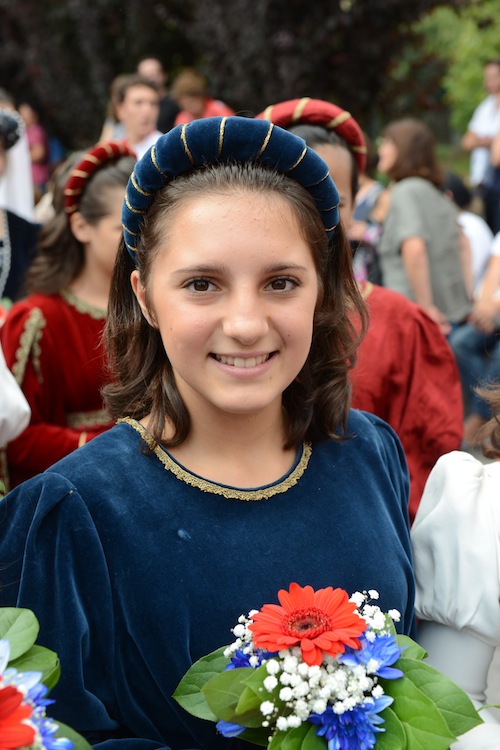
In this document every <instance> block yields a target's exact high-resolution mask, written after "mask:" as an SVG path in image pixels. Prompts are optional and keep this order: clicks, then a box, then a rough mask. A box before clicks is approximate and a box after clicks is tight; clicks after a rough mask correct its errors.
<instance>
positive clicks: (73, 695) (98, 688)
mask: <svg viewBox="0 0 500 750" xmlns="http://www.w3.org/2000/svg"><path fill="white" fill-rule="evenodd" d="M111 583H112V582H111V580H110V574H109V570H108V565H107V560H106V555H105V552H104V549H103V545H102V543H101V539H100V537H99V534H98V532H97V529H96V526H95V523H94V520H93V518H92V515H91V513H90V512H89V509H88V507H87V506H86V504H85V503H84V502H83V500H82V499H81V497H80V495H79V493H78V491H77V490H76V488H75V487H74V486H73V485H72V483H71V482H70V481H69V480H67V479H65V478H64V477H62V476H60V475H58V474H56V473H47V474H43V475H40V476H37V477H35V478H34V479H32V480H29V481H28V482H25V483H24V484H22V485H20V486H19V487H17V488H16V489H15V490H13V491H12V492H11V493H9V494H8V495H7V496H6V497H5V498H4V500H3V501H2V502H1V503H0V606H20V607H26V608H28V609H32V610H33V611H34V612H35V614H36V616H37V618H38V620H39V622H40V637H39V639H38V643H40V645H44V646H46V647H48V648H51V649H53V650H54V651H56V652H57V653H58V654H59V657H60V661H61V679H60V681H59V683H58V684H57V686H56V687H55V689H54V690H53V692H52V697H53V698H54V699H55V700H56V704H55V710H54V712H53V713H54V715H55V717H56V719H59V720H60V721H62V722H64V723H66V724H68V725H69V726H72V727H73V728H74V729H76V730H78V731H80V732H82V734H85V735H86V736H87V737H88V738H89V740H90V741H91V742H93V743H94V744H95V746H96V747H98V748H102V750H153V749H159V748H165V747H166V746H165V745H164V744H163V743H162V742H159V741H156V740H153V739H140V738H138V737H133V734H134V732H133V730H131V729H129V728H127V721H126V718H127V717H122V716H121V715H120V707H119V706H118V705H117V696H116V692H115V664H114V660H115V658H116V655H115V653H114V644H115V642H116V640H115V632H114V616H113V612H114V608H113V590H112V585H111Z"/></svg>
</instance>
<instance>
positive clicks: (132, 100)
mask: <svg viewBox="0 0 500 750" xmlns="http://www.w3.org/2000/svg"><path fill="white" fill-rule="evenodd" d="M159 108H160V95H159V94H158V89H157V87H156V84H154V83H152V82H151V81H149V80H148V79H147V78H142V77H141V76H140V75H137V74H131V75H129V76H123V77H122V78H120V81H119V83H118V85H117V87H116V116H117V117H118V120H119V121H120V122H121V124H122V125H123V129H124V131H125V133H124V141H125V143H127V145H128V146H129V147H130V148H131V149H132V151H133V152H134V154H135V155H136V158H137V159H140V158H141V157H142V156H143V155H144V154H145V153H146V151H147V150H148V149H149V148H151V146H153V145H154V144H155V143H156V141H157V140H158V138H159V137H160V135H161V133H160V131H159V130H158V129H157V128H156V122H157V120H158V113H159Z"/></svg>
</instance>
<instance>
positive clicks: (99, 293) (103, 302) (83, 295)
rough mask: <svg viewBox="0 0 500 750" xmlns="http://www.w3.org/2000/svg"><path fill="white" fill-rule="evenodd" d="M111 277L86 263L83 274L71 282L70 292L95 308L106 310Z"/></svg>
mask: <svg viewBox="0 0 500 750" xmlns="http://www.w3.org/2000/svg"><path fill="white" fill-rule="evenodd" d="M110 286H111V277H110V276H109V275H108V274H106V273H104V272H103V271H101V269H98V268H95V267H92V266H91V265H90V264H88V263H86V264H85V266H84V268H83V270H82V271H81V273H80V274H79V275H78V276H77V277H76V279H74V281H72V282H71V284H70V285H69V290H70V291H71V292H73V294H74V295H75V296H76V297H78V299H81V300H82V301H83V302H86V303H87V304H89V305H92V306H93V307H99V308H101V309H102V310H105V309H106V308H107V306H108V299H109V290H110Z"/></svg>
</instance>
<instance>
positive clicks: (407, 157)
mask: <svg viewBox="0 0 500 750" xmlns="http://www.w3.org/2000/svg"><path fill="white" fill-rule="evenodd" d="M382 137H383V138H387V139H388V140H390V141H392V142H393V143H394V144H395V146H396V148H397V151H398V153H397V157H396V161H395V164H394V165H393V166H392V168H391V169H390V170H389V176H390V177H391V178H392V179H393V180H395V181H396V182H399V181H400V180H404V179H406V178H407V177H423V178H424V179H425V180H429V182H432V184H433V185H435V186H436V187H441V185H442V183H443V179H444V175H443V172H442V170H441V167H440V166H439V164H438V160H437V154H436V141H435V138H434V134H433V132H432V130H431V129H430V128H429V127H428V126H427V125H426V124H425V123H423V122H421V121H420V120H415V119H412V118H406V119H403V120H395V121H394V122H391V123H389V125H387V126H386V127H385V128H384V130H383V133H382Z"/></svg>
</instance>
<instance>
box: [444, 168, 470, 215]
mask: <svg viewBox="0 0 500 750" xmlns="http://www.w3.org/2000/svg"><path fill="white" fill-rule="evenodd" d="M441 189H442V190H443V191H444V192H445V193H450V195H451V197H452V199H453V202H454V203H456V205H457V206H458V207H459V208H462V209H464V208H467V206H469V205H470V203H471V201H472V193H471V191H470V190H469V188H468V187H467V185H466V184H465V182H464V181H463V180H462V178H461V177H460V176H459V175H458V174H455V172H445V175H444V182H443V184H442V185H441Z"/></svg>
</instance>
